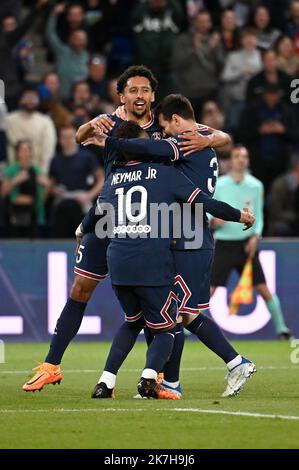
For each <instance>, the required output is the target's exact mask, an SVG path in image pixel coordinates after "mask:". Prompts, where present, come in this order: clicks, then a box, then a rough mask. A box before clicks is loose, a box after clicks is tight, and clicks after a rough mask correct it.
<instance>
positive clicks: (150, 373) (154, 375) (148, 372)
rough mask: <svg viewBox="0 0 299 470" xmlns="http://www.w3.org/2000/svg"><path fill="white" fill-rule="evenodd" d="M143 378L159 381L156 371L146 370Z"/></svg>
mask: <svg viewBox="0 0 299 470" xmlns="http://www.w3.org/2000/svg"><path fill="white" fill-rule="evenodd" d="M141 377H143V378H144V379H155V380H157V378H158V373H157V372H156V371H155V370H154V369H144V371H143V372H142V374H141Z"/></svg>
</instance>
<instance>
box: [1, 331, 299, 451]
mask: <svg viewBox="0 0 299 470" xmlns="http://www.w3.org/2000/svg"><path fill="white" fill-rule="evenodd" d="M235 346H236V347H237V348H238V350H240V352H242V353H243V354H244V355H245V356H248V357H250V358H251V359H252V360H253V361H254V362H255V363H256V365H257V368H258V372H257V373H256V374H255V375H254V376H253V378H251V379H250V381H249V382H248V384H247V385H246V387H245V389H244V390H243V392H242V393H241V394H240V395H239V396H236V397H233V398H226V399H224V398H221V393H222V392H223V390H224V387H225V380H224V375H225V372H226V371H225V367H224V365H223V364H222V361H220V360H219V359H218V358H217V357H216V356H214V355H213V354H212V353H211V352H210V351H208V350H207V349H206V348H205V347H204V346H202V345H201V344H199V343H197V342H192V341H190V340H187V341H186V346H185V351H184V356H183V362H182V371H181V382H182V385H183V389H184V395H183V399H182V400H181V401H167V400H134V399H133V398H132V396H133V395H134V394H135V393H136V383H137V381H138V379H139V375H140V371H141V369H142V366H143V364H144V355H145V345H144V344H143V343H138V345H137V346H136V347H135V349H134V350H133V351H132V353H131V354H130V356H129V357H128V359H127V360H126V362H125V364H124V365H123V370H122V371H121V372H120V374H119V377H118V384H117V389H116V400H109V399H108V400H107V399H106V400H92V399H91V398H90V392H91V390H92V389H93V386H94V385H95V383H96V382H97V379H98V372H97V370H98V371H100V370H101V369H102V367H103V365H104V360H105V356H106V353H107V351H108V348H109V345H108V344H107V343H98V344H96V343H74V344H72V345H71V346H70V348H69V349H68V350H67V352H66V354H65V358H64V361H63V371H64V377H63V380H62V382H61V385H60V386H58V385H56V386H53V385H48V386H46V387H45V388H44V389H43V390H42V392H40V393H39V392H35V393H25V392H23V391H22V390H21V386H22V384H23V383H24V382H25V381H26V379H27V378H28V377H29V376H30V374H31V372H30V370H31V368H32V367H33V366H34V360H42V358H43V357H44V355H45V353H46V351H47V347H48V346H47V345H46V344H21V343H18V344H7V345H6V363H5V364H0V378H1V389H0V436H1V438H0V447H1V448H10V449H14V448H15V449H16V448H98V449H118V448H119V449H120V448H124V449H138V448H144V449H153V448H157V449H168V448H169V449H175V448H177V449H189V448H196V449H202V448H220V449H223V448H226V449H227V448H229V449H231V448H232V449H236V448H298V447H299V364H297V365H296V364H292V362H291V360H290V355H291V352H292V349H291V347H290V345H289V344H288V343H280V342H253V341H252V342H245V341H244V342H240V343H237V344H236V345H235ZM240 413H243V414H240ZM247 413H248V414H247Z"/></svg>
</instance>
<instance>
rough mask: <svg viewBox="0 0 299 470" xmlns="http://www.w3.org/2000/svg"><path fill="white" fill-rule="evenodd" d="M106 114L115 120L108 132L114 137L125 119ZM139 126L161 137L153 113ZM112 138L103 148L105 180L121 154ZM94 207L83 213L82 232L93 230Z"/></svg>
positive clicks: (150, 135) (156, 136)
mask: <svg viewBox="0 0 299 470" xmlns="http://www.w3.org/2000/svg"><path fill="white" fill-rule="evenodd" d="M107 116H108V117H109V118H110V119H112V120H113V121H114V122H115V125H114V126H113V128H112V130H111V131H110V133H109V134H108V135H109V136H110V137H114V136H115V133H116V130H117V128H118V127H119V126H120V125H121V124H123V123H124V122H125V121H124V120H123V119H120V118H119V117H117V116H115V115H113V114H108V115H107ZM99 117H100V116H99ZM141 127H142V129H143V130H145V131H146V132H147V134H148V135H149V137H150V139H152V140H159V139H161V138H162V130H161V127H160V126H159V124H157V122H156V121H155V119H154V116H153V114H152V115H151V119H150V121H149V122H148V123H147V124H144V126H141ZM113 140H114V139H111V141H109V139H107V141H106V145H105V148H104V153H103V161H104V171H105V180H106V179H107V178H108V177H109V175H110V174H111V172H112V168H113V165H114V164H115V162H118V160H119V158H120V156H121V152H119V149H118V146H117V145H116V142H117V141H114V142H113ZM169 160H170V159H169V157H165V161H167V163H168V162H169ZM95 209H96V208H95V206H93V207H92V208H91V209H90V210H89V212H88V213H87V214H86V215H85V217H84V219H83V220H82V222H81V225H82V228H83V231H84V233H89V232H91V231H93V230H94V226H95V224H96V222H97V220H98V217H97V216H96V215H95V212H96V210H95Z"/></svg>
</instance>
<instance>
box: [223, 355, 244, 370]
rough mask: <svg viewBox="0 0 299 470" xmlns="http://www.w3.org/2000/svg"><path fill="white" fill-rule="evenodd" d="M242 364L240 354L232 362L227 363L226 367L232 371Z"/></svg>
mask: <svg viewBox="0 0 299 470" xmlns="http://www.w3.org/2000/svg"><path fill="white" fill-rule="evenodd" d="M241 362H242V356H241V354H238V356H236V357H235V359H233V360H232V361H229V362H228V363H227V364H226V365H227V367H228V369H229V370H232V369H233V368H234V367H236V366H238V365H239V364H241Z"/></svg>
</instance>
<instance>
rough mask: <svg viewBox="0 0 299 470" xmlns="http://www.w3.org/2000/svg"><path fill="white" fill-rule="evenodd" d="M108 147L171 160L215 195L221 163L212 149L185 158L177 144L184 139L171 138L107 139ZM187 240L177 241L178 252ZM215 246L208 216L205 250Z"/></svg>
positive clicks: (194, 181)
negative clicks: (112, 146)
mask: <svg viewBox="0 0 299 470" xmlns="http://www.w3.org/2000/svg"><path fill="white" fill-rule="evenodd" d="M204 129H205V128H204V127H199V132H200V133H203V134H206V133H207V131H205V130H204ZM108 140H110V143H109V145H111V144H112V141H113V142H114V145H115V147H114V148H115V151H116V152H118V153H121V152H123V151H127V152H131V153H135V154H142V155H154V156H155V157H156V158H157V157H159V158H162V159H165V158H171V160H172V161H173V163H174V166H175V167H176V168H178V169H179V170H180V171H182V172H183V173H184V174H185V175H186V176H187V177H188V178H189V179H190V180H191V181H192V182H193V183H194V184H195V185H196V186H198V187H199V188H200V189H202V190H203V191H204V192H206V193H207V194H210V195H211V196H213V195H214V192H215V187H216V183H217V178H218V162H217V156H216V153H215V151H214V149H212V148H205V149H203V150H201V151H199V152H193V153H192V154H190V155H188V156H187V157H184V156H183V153H182V151H181V150H180V147H179V146H178V143H179V142H180V141H183V140H184V138H179V137H178V136H176V137H170V138H168V139H161V140H157V141H150V140H147V139H108ZM116 140H117V142H118V144H117V143H116V142H115V141H116ZM185 241H186V240H185V239H184V237H181V238H180V239H177V240H176V245H175V249H179V250H181V249H184V245H185ZM213 247H214V238H213V236H212V234H211V232H210V230H209V227H208V220H207V217H205V224H204V238H203V245H202V249H211V248H213Z"/></svg>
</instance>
